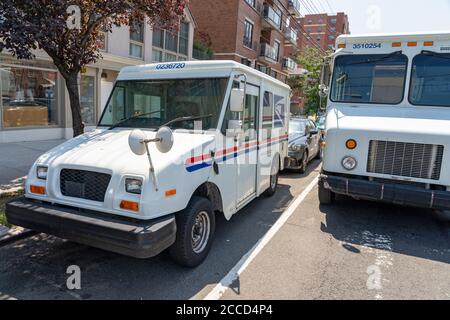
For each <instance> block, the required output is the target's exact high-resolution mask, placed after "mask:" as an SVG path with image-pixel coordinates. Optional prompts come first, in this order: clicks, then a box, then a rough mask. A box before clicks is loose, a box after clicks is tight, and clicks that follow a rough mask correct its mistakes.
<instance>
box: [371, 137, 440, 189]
mask: <svg viewBox="0 0 450 320" xmlns="http://www.w3.org/2000/svg"><path fill="white" fill-rule="evenodd" d="M443 155H444V146H442V145H434V144H421V143H408V142H394V141H377V140H372V141H370V145H369V158H368V161H367V172H371V173H378V174H386V175H390V176H400V177H410V178H419V179H429V180H439V178H440V175H441V165H442V158H443Z"/></svg>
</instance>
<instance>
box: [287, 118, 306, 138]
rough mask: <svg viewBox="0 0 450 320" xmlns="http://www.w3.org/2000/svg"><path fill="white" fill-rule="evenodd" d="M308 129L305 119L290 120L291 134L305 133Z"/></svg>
mask: <svg viewBox="0 0 450 320" xmlns="http://www.w3.org/2000/svg"><path fill="white" fill-rule="evenodd" d="M305 131H306V126H305V122H303V121H291V122H289V133H290V134H302V135H304V134H305Z"/></svg>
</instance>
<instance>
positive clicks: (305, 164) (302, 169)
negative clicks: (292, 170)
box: [298, 150, 309, 173]
mask: <svg viewBox="0 0 450 320" xmlns="http://www.w3.org/2000/svg"><path fill="white" fill-rule="evenodd" d="M308 158H309V153H308V150H305V151H304V152H303V156H302V165H301V166H300V169H298V172H300V173H305V172H306V168H308V160H309V159H308Z"/></svg>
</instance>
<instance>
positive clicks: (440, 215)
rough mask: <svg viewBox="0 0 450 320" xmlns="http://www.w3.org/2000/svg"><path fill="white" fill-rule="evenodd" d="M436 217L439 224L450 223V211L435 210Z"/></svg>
mask: <svg viewBox="0 0 450 320" xmlns="http://www.w3.org/2000/svg"><path fill="white" fill-rule="evenodd" d="M433 213H434V217H435V218H436V220H438V221H439V222H448V223H450V210H434V211H433Z"/></svg>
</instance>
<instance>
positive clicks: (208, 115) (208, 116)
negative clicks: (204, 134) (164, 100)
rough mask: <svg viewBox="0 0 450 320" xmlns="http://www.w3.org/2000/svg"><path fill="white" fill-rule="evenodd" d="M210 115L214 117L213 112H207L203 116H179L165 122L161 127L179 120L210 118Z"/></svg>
mask: <svg viewBox="0 0 450 320" xmlns="http://www.w3.org/2000/svg"><path fill="white" fill-rule="evenodd" d="M210 117H212V114H205V115H203V116H189V117H179V118H175V119H172V120H170V121H169V122H167V123H165V124H163V125H162V126H161V127H167V126H170V125H171V124H174V123H177V122H182V121H191V120H198V119H204V118H210Z"/></svg>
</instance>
